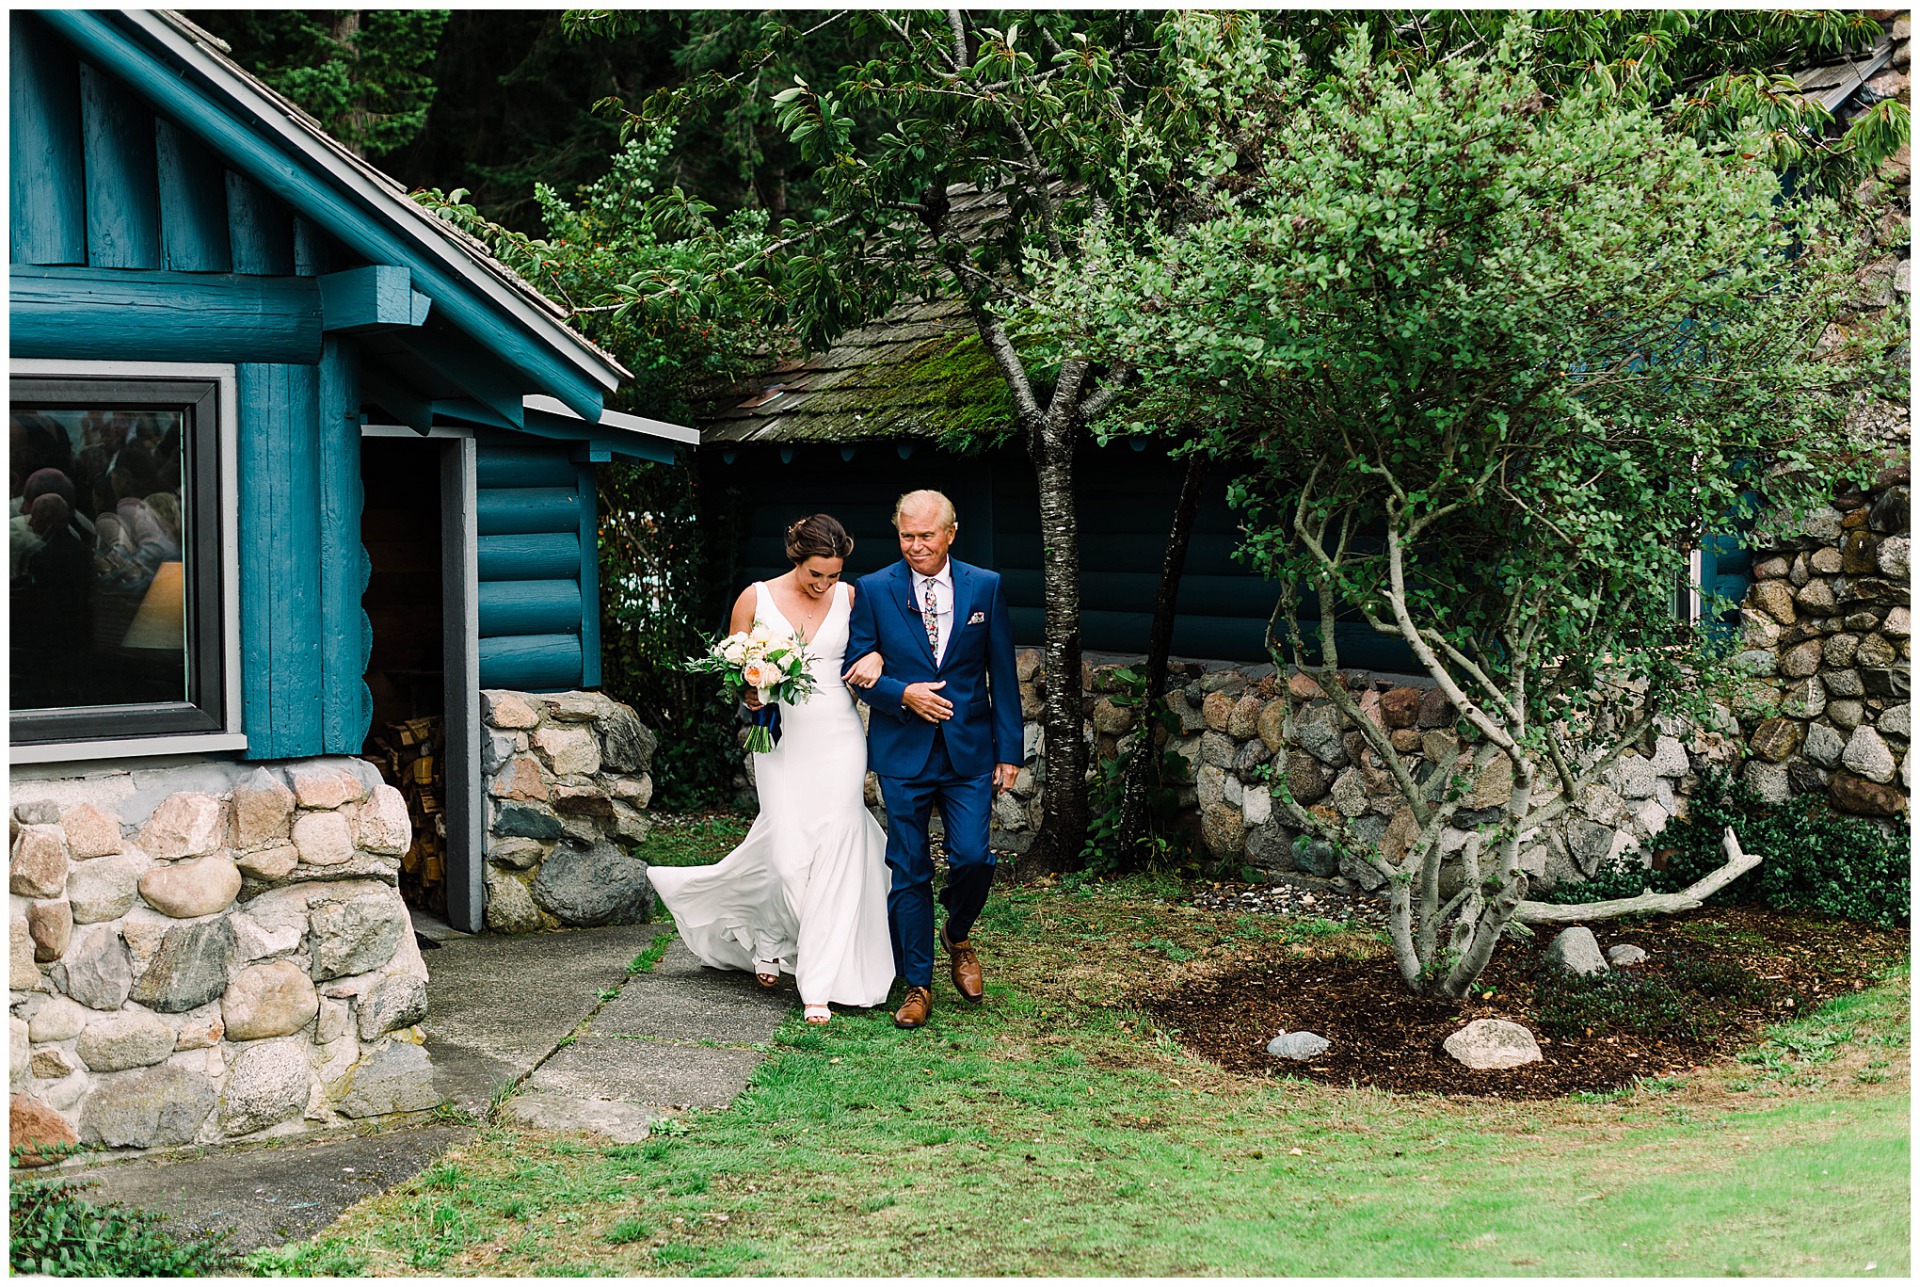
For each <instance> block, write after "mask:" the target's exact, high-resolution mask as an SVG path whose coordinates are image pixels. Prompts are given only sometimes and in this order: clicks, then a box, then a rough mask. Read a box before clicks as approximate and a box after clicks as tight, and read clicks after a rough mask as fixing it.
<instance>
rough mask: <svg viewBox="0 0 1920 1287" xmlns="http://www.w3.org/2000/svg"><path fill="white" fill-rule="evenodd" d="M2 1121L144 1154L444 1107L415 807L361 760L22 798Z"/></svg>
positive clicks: (246, 767)
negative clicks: (404, 897)
mask: <svg viewBox="0 0 1920 1287" xmlns="http://www.w3.org/2000/svg"><path fill="white" fill-rule="evenodd" d="M10 789H11V798H12V818H11V823H12V828H11V829H12V860H11V864H10V867H9V872H8V891H9V899H8V901H9V905H10V906H9V915H10V935H11V948H12V951H11V957H10V965H9V980H8V982H9V987H10V989H11V992H10V1000H11V1016H10V1018H9V1021H8V1028H9V1034H8V1036H9V1040H8V1052H9V1059H10V1067H9V1074H10V1086H11V1090H12V1094H13V1098H12V1101H11V1102H12V1116H13V1119H14V1131H15V1138H16V1141H17V1140H18V1139H19V1138H20V1137H21V1133H22V1131H23V1130H24V1131H25V1132H26V1133H27V1135H28V1136H29V1137H30V1138H34V1139H38V1140H43V1141H65V1142H71V1141H73V1140H76V1139H77V1140H79V1141H83V1142H86V1143H90V1144H99V1145H103V1146H105V1147H107V1148H110V1149H149V1148H161V1147H167V1146H174V1145H185V1144H196V1143H213V1142H216V1141H219V1140H225V1139H233V1138H239V1137H248V1138H266V1137H271V1136H280V1135H288V1134H295V1133H299V1132H302V1131H307V1130H311V1129H315V1128H318V1127H324V1126H329V1125H337V1124H340V1123H343V1122H346V1121H349V1120H359V1119H366V1118H374V1117H382V1116H386V1115H388V1114H393V1113H404V1112H412V1111H417V1110H422V1109H428V1108H432V1107H433V1106H434V1105H435V1104H436V1103H437V1102H438V1101H439V1097H438V1096H437V1095H436V1094H435V1093H434V1090H433V1072H432V1068H431V1066H430V1065H429V1062H428V1058H427V1052H426V1049H425V1047H424V1046H423V1045H422V1044H421V1043H422V1034H421V1030H420V1027H419V1024H420V1022H421V1020H423V1019H424V1018H425V1017H426V1008H427V993H426V981H427V971H426V966H425V964H424V963H423V962H422V961H421V958H420V952H419V948H418V946H417V944H416V943H415V940H414V936H413V923H412V920H411V918H410V917H409V916H408V914H407V908H406V905H405V904H404V903H402V902H401V901H400V893H399V889H398V885H397V881H398V876H399V866H400V855H401V854H402V853H403V852H405V850H406V848H407V845H408V843H409V842H410V841H411V839H412V833H411V827H410V825H409V823H408V819H407V810H406V805H405V803H404V802H403V801H402V800H401V798H400V794H399V792H397V791H395V790H394V789H393V788H391V787H389V786H387V785H386V784H385V783H383V782H381V780H380V775H379V773H378V772H377V771H376V770H375V769H374V767H373V766H372V765H370V764H366V763H363V762H361V761H359V760H351V759H343V758H330V759H321V760H304V761H287V762H282V763H275V764H265V765H260V764H236V763H217V762H205V763H195V764H187V765H182V766H178V767H169V768H161V769H136V770H132V771H99V772H88V773H85V774H84V775H80V776H73V777H22V776H15V777H13V779H12V780H11V782H10Z"/></svg>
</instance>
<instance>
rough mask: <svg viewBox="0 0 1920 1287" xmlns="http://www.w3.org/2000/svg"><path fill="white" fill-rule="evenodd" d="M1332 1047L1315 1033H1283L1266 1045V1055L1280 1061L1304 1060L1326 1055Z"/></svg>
mask: <svg viewBox="0 0 1920 1287" xmlns="http://www.w3.org/2000/svg"><path fill="white" fill-rule="evenodd" d="M1332 1046H1333V1043H1332V1042H1331V1041H1328V1040H1327V1039H1326V1038H1325V1037H1323V1036H1321V1035H1320V1034H1319V1033H1317V1032H1283V1033H1281V1034H1280V1035H1279V1036H1277V1037H1275V1038H1274V1039H1273V1040H1272V1041H1269V1042H1268V1043H1267V1053H1268V1054H1270V1055H1274V1056H1276V1057H1278V1058H1281V1059H1294V1060H1306V1059H1313V1058H1317V1057H1318V1056H1320V1055H1324V1054H1326V1053H1327V1051H1328V1050H1329V1049H1330V1048H1331V1047H1332Z"/></svg>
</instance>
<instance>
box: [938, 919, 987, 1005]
mask: <svg viewBox="0 0 1920 1287" xmlns="http://www.w3.org/2000/svg"><path fill="white" fill-rule="evenodd" d="M940 945H941V946H942V947H944V948H946V949H947V955H948V956H949V957H951V958H953V990H954V991H956V992H958V993H959V994H960V999H961V1000H963V1001H971V1002H972V1003H973V1004H975V1005H979V1004H980V998H982V997H984V996H986V995H987V980H986V976H985V975H983V974H981V973H980V958H979V957H978V956H976V955H974V951H973V943H972V941H971V940H969V939H964V938H963V939H961V940H960V941H959V942H958V943H956V942H954V941H953V940H952V939H950V938H948V937H947V927H946V926H944V925H942V926H941V927H940Z"/></svg>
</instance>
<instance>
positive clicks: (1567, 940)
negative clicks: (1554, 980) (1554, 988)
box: [1547, 925, 1607, 974]
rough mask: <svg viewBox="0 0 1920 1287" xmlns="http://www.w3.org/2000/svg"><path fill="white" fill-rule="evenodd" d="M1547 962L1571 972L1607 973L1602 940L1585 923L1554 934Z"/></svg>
mask: <svg viewBox="0 0 1920 1287" xmlns="http://www.w3.org/2000/svg"><path fill="white" fill-rule="evenodd" d="M1547 963H1548V964H1549V965H1557V966H1559V967H1560V968H1561V969H1563V970H1566V971H1567V972H1569V973H1571V974H1605V973H1606V972H1607V958H1606V957H1604V956H1602V955H1600V941H1599V940H1598V939H1596V938H1595V937H1594V936H1593V931H1592V930H1590V929H1588V928H1587V927H1586V926H1584V925H1572V926H1569V927H1567V928H1566V929H1563V930H1561V931H1560V932H1559V933H1558V934H1556V935H1554V936H1553V942H1551V943H1549V944H1547Z"/></svg>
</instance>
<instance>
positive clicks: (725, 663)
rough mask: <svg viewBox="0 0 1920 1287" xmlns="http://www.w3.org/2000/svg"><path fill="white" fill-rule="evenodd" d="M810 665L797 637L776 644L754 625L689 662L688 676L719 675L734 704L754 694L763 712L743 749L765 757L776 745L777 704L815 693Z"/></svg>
mask: <svg viewBox="0 0 1920 1287" xmlns="http://www.w3.org/2000/svg"><path fill="white" fill-rule="evenodd" d="M810 660H811V658H810V657H808V656H807V649H806V645H805V644H804V643H802V642H801V640H800V637H799V636H798V635H793V636H791V637H788V638H779V637H776V636H775V635H774V633H773V632H772V631H770V630H768V629H767V628H766V627H765V626H763V625H761V624H760V623H759V622H758V621H756V622H754V623H753V629H752V630H746V631H741V632H738V633H736V634H731V635H728V636H727V637H726V638H724V639H719V640H716V641H714V643H713V644H711V645H710V646H709V647H708V648H707V652H706V655H705V656H702V657H694V658H691V659H689V660H688V662H687V670H688V671H689V672H691V673H693V674H696V675H704V674H717V675H719V676H720V679H721V682H722V683H724V684H726V686H727V695H728V696H729V697H731V698H733V699H734V700H735V701H739V700H741V699H742V698H743V697H744V696H745V694H746V692H747V690H749V689H752V690H753V691H754V693H755V695H756V696H757V697H758V699H759V701H760V702H761V706H760V708H759V709H758V710H756V711H754V712H753V727H752V728H751V730H749V732H748V733H747V749H748V750H749V751H753V752H756V753H758V754H763V755H764V754H765V753H766V752H768V751H771V750H772V749H773V745H774V743H775V742H778V741H779V740H780V707H779V703H781V702H786V703H788V704H789V705H791V704H793V703H794V702H797V701H799V700H800V699H802V698H804V697H806V696H808V695H809V694H811V693H812V692H813V676H812V675H811V674H809V673H808V670H807V663H808V662H809V661H810Z"/></svg>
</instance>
